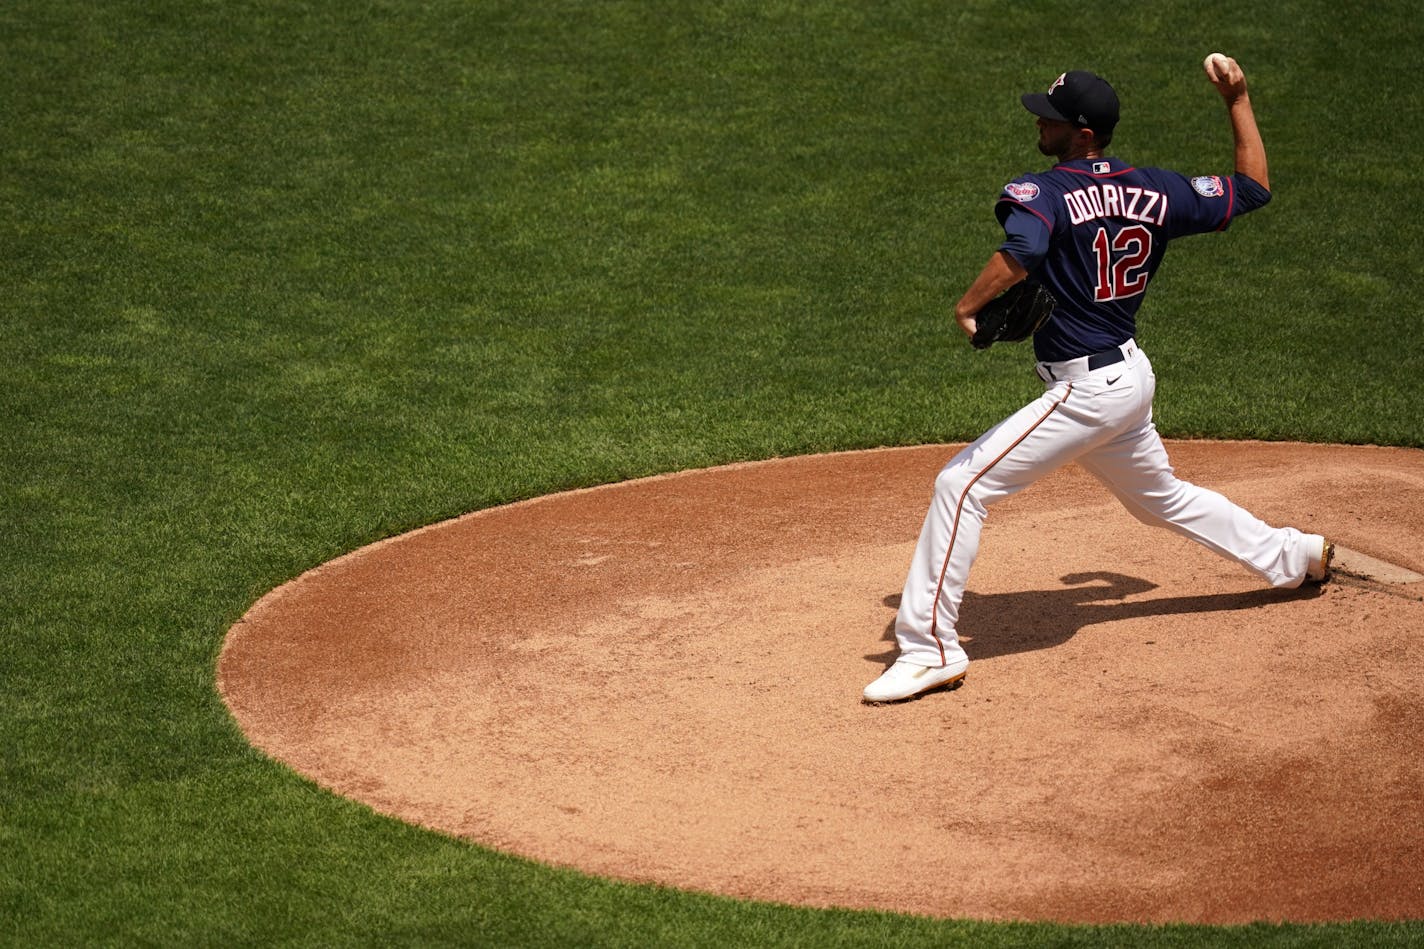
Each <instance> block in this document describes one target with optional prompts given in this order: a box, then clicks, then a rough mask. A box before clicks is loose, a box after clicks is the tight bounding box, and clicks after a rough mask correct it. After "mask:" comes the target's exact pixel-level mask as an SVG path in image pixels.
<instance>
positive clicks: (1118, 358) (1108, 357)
mask: <svg viewBox="0 0 1424 949" xmlns="http://www.w3.org/2000/svg"><path fill="white" fill-rule="evenodd" d="M1124 358H1125V357H1124V356H1123V355H1122V347H1121V346H1114V347H1113V348H1112V349H1105V350H1103V351H1102V352H1100V353H1093V354H1092V355H1091V356H1089V357H1088V371H1089V372H1092V371H1093V370H1094V369H1101V368H1103V367H1104V366H1112V365H1116V364H1117V363H1120V362H1122V361H1123V359H1124Z"/></svg>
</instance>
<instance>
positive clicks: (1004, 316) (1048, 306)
mask: <svg viewBox="0 0 1424 949" xmlns="http://www.w3.org/2000/svg"><path fill="white" fill-rule="evenodd" d="M1057 305H1058V301H1057V300H1056V299H1054V296H1053V294H1052V293H1049V292H1048V288H1047V287H1045V286H1044V285H1043V284H1041V283H1039V282H1038V281H1037V280H1034V279H1032V278H1030V279H1028V280H1021V281H1019V282H1018V283H1016V284H1014V285H1013V286H1012V287H1009V289H1007V290H1005V291H1004V292H1003V293H1001V294H999V295H998V296H997V297H995V298H994V299H992V300H990V301H989V302H988V303H986V304H985V305H984V309H982V310H980V311H979V312H978V313H977V314H975V316H974V322H975V326H976V328H975V330H974V338H973V339H971V340H970V343H971V344H972V345H973V346H974V348H975V349H988V348H989V347H990V346H992V345H994V344H995V343H1017V342H1019V341H1020V340H1025V339H1028V338H1029V337H1030V336H1032V335H1033V333H1034V330H1036V329H1038V328H1039V327H1040V326H1042V325H1043V324H1044V323H1045V322H1047V321H1048V317H1049V316H1050V315H1052V313H1053V308H1054V307H1055V306H1057Z"/></svg>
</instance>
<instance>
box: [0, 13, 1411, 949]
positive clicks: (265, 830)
mask: <svg viewBox="0 0 1424 949" xmlns="http://www.w3.org/2000/svg"><path fill="white" fill-rule="evenodd" d="M1214 49H1222V50H1225V51H1227V52H1229V53H1231V54H1233V55H1235V56H1237V57H1238V58H1239V59H1240V60H1241V61H1242V62H1243V64H1244V65H1245V67H1246V69H1247V71H1248V76H1249V77H1250V79H1251V83H1252V91H1253V99H1254V100H1255V102H1256V105H1257V110H1258V114H1259V117H1260V121H1261V126H1262V130H1263V133H1264V135H1265V137H1266V141H1267V145H1268V148H1269V150H1270V153H1271V159H1272V183H1273V185H1274V187H1275V190H1276V198H1275V200H1274V201H1273V202H1272V204H1271V205H1270V206H1269V207H1268V208H1266V209H1265V210H1263V211H1262V212H1260V213H1259V214H1256V215H1253V216H1252V217H1250V218H1247V219H1244V220H1242V221H1240V222H1238V223H1237V224H1236V225H1235V226H1233V228H1232V231H1231V233H1230V234H1228V235H1226V236H1225V237H1223V238H1197V239H1193V240H1190V241H1183V242H1181V243H1179V244H1177V245H1175V247H1174V249H1173V251H1172V253H1171V254H1170V255H1169V258H1168V263H1167V265H1166V267H1165V268H1164V269H1163V272H1162V274H1161V276H1160V277H1159V280H1158V282H1157V284H1156V288H1155V290H1154V292H1153V294H1152V295H1151V297H1150V298H1149V300H1148V303H1147V305H1146V306H1145V307H1144V310H1143V314H1142V323H1143V326H1142V334H1141V339H1142V340H1143V342H1144V344H1145V346H1146V347H1147V348H1148V350H1149V351H1150V352H1151V354H1152V356H1153V359H1154V363H1155V364H1156V367H1157V371H1158V374H1159V376H1160V379H1161V382H1160V386H1159V393H1158V405H1157V408H1158V417H1159V423H1160V425H1161V427H1162V428H1163V430H1164V431H1165V432H1166V433H1168V434H1169V435H1174V436H1213V437H1232V438H1241V437H1247V438H1264V439H1298V440H1310V441H1332V442H1356V443H1381V444H1393V445H1408V446H1424V422H1421V420H1420V416H1419V406H1420V405H1424V320H1421V318H1420V311H1419V303H1418V301H1419V300H1420V299H1421V296H1424V278H1421V272H1420V265H1419V259H1418V256H1417V250H1418V248H1419V247H1421V246H1424V194H1421V187H1420V176H1419V174H1418V171H1417V154H1418V152H1419V150H1420V146H1421V145H1424V130H1421V128H1420V127H1419V123H1418V122H1417V121H1416V117H1417V116H1418V115H1419V114H1421V112H1424V101H1421V100H1422V99H1424V96H1421V92H1420V82H1419V77H1420V75H1421V74H1424V30H1422V29H1421V26H1420V20H1419V17H1418V16H1417V11H1416V10H1415V9H1414V7H1413V6H1412V5H1409V4H1405V3H1403V2H1400V0H1391V2H1388V3H1382V4H1373V5H1368V6H1366V7H1364V8H1362V9H1361V10H1357V11H1352V12H1348V13H1347V12H1346V11H1345V10H1344V9H1343V8H1342V7H1340V5H1339V4H1334V3H1327V2H1324V0H1309V2H1307V0H1295V2H1283V3H1278V4H1261V5H1259V7H1258V8H1252V7H1247V8H1241V7H1238V6H1237V5H1233V4H1226V3H1219V2H1215V3H1214V2H1198V3H1191V4H1187V3H1182V2H1172V3H1148V4H1142V5H1119V6H1116V7H1111V8H1109V9H1107V10H1099V9H1091V11H1090V9H1089V8H1087V7H1084V6H1082V5H1080V4H1075V3H1069V2H1060V0H1053V2H1041V0H1028V2H1021V3H1008V2H991V0H968V2H965V3H957V4H946V3H933V2H928V0H925V2H908V0H890V2H884V3H876V4H869V3H854V2H837V3H833V2H822V0H805V2H775V0H772V2H759V3H752V2H730V3H729V2H717V3H712V2H709V3H701V4H682V3H672V2H668V3H652V2H632V0H604V2H546V0H545V2H530V3H518V2H506V0H467V2H459V0H429V2H424V3H396V2H382V0H368V2H359V3H335V2H327V0H310V2H299V0H271V2H265V3H257V2H226V3H214V2H202V0H189V2H186V3H184V2H176V0H145V2H131V0H129V2H125V0H109V2H105V3H83V2H66V0H47V2H38V0H11V2H9V3H6V4H4V5H3V7H0V51H2V52H3V62H4V65H5V69H4V70H3V73H0V118H3V137H0V142H3V148H4V161H3V165H0V198H3V203H4V214H3V217H0V242H3V248H4V262H3V269H0V307H2V308H3V314H4V324H3V325H4V332H3V336H0V371H3V380H4V381H3V383H2V384H3V392H4V402H3V415H0V426H2V427H0V499H2V500H0V503H3V529H4V540H5V542H4V543H3V545H0V636H3V645H0V941H3V942H4V943H6V944H11V945H17V946H21V945H24V946H28V945H73V944H115V945H176V944H196V945H232V944H300V945H337V944H383V945H384V944H410V945H414V944H427V943H462V944H491V945H506V946H514V945H525V946H547V945H568V946H599V945H607V946H633V945H645V944H662V945H677V946H719V947H720V946H726V945H787V946H818V947H819V946H833V945H835V946H839V945H863V946H886V945H925V944H937V945H959V944H964V945H1045V946H1047V945H1052V946H1067V945H1084V946H1087V945H1112V944H1123V945H1127V944H1131V945H1136V944H1147V945H1163V946H1195V945H1203V944H1212V945H1243V946H1244V945H1252V946H1254V945H1261V944H1269V945H1275V946H1313V945H1320V946H1325V945H1330V946H1335V945H1344V944H1358V945H1366V944H1369V945H1378V944H1386V943H1393V944H1398V945H1405V944H1421V943H1424V925H1421V924H1418V923H1407V924H1394V925H1389V924H1383V923H1369V922H1362V923H1357V924H1351V925H1342V926H1328V927H1310V926H1294V925H1288V926H1274V925H1264V924H1263V925H1258V926H1253V927H1245V928H1235V929H1203V928H1196V927H1167V928H1147V927H1131V926H1124V927H1112V928H1107V929H1091V928H1072V927H1057V926H1026V925H990V924H982V923H969V922H959V921H940V920H925V919H917V918H909V917H897V916H889V915H883V914H870V913H854V912H813V911H807V910H799V909H791V908H784V907H774V906H762V905H748V904H742V903H735V902H731V901H727V900H722V899H716V898H711V897H705V896H699V895H691V894H685V893H680V892H676V891H670V890H663V889H656V888H649V887H635V886H627V885H620V884H613V883H608V882H604V881H599V880H595V879H590V878H587V877H584V876H581V875H578V874H575V873H570V872H563V871H555V870H551V869H548V868H544V867H540V866H535V865H532V864H529V863H527V862H524V861H521V860H517V859H514V858H510V857H507V856H504V855H501V854H497V853H493V852H490V851H488V850H485V849H482V848H479V847H475V846H471V845H468V844H466V843H463V842H461V841H456V840H451V839H447V838H444V837H440V836H437V835H434V834H430V833H425V832H422V831H419V830H416V829H413V828H410V827H407V826H404V825H402V824H399V823H397V822H394V821H391V820H387V819H384V818H381V817H378V816H376V815H374V814H372V813H371V812H370V811H369V810H367V809H366V808H364V807H361V806H358V805H356V804H353V803H350V802H348V801H344V800H342V799H339V798H336V797H333V796H331V795H329V794H327V793H325V792H323V791H321V790H319V789H317V788H315V787H314V786H312V785H311V784H309V783H308V782H306V781H304V780H303V779H301V778H299V777H297V776H296V775H294V774H292V773H291V772H290V771H288V770H286V769H285V768H284V767H282V766H280V765H278V764H275V763H273V762H270V761H268V760H266V759H264V758H263V757H262V756H260V755H258V754H257V753H256V752H254V751H253V750H251V749H250V748H249V747H248V746H247V744H246V743H245V742H244V740H243V737H242V735H241V734H240V733H239V732H238V731H237V729H236V728H235V726H234V725H233V723H232V721H231V719H230V718H229V717H228V715H227V713H226V711H225V709H224V707H223V705H222V703H221V702H220V701H219V699H218V697H217V694H216V691H215V688H214V681H213V677H214V663H215V658H216V655H217V652H218V649H219V648H220V645H221V642H222V638H223V635H224V633H225V632H226V630H227V629H228V627H229V626H230V625H231V624H232V623H233V622H234V621H236V620H237V618H238V617H239V616H241V615H242V614H243V612H244V611H245V610H246V609H247V608H248V607H249V606H250V605H251V604H252V603H253V602H254V601H255V600H256V599H257V598H258V597H260V596H261V595H262V594H263V593H265V592H266V591H268V590H270V589H271V588H273V587H275V586H276V585H278V584H280V583H282V582H283V581H285V580H287V579H289V578H291V577H293V576H295V575H296V574H298V573H300V572H301V571H303V570H305V569H307V568H310V567H313V566H315V565H317V564H320V563H322V562H324V561H326V560H328V559H330V558H332V557H333V556H335V555H337V554H340V553H342V552H345V551H349V550H351V549H353V548H356V547H358V546H361V545H363V544H366V543H368V542H371V541H373V540H376V539H378V538H382V537H387V536H391V535H394V534H397V533H400V532H402V531H405V530H408V529H410V528H413V527H415V526H418V525H422V524H427V523H430V522H433V521H436V520H439V519H442V518H446V517H449V516H452V515H456V514H459V513H462V512H465V511H470V510H474V509H478V508H482V507H487V506H490V505H494V504H499V503H503V502H507V501H510V500H514V499H518V498H525V497H530V496H535V495H540V494H544V493H548V492H550V491H555V490H558V489H563V488H569V487H573V486H582V485H591V484H596V483H601V482H607V481H614V480H619V479H624V478H628V477H633V476H638V475H645V474H650V473H654V472H661V471H668V470H674V469H682V468H691V467H700V466H705V465H710V464H715V463H720V462H726V461H731V460H737V459H750V458H765V457H770V456H776V455H790V454H799V453H804V452H811V451H824V450H833V449H841V448H847V449H848V448H859V447H866V446H873V445H894V444H911V443H925V442H935V441H946V440H955V439H964V438H969V437H972V436H973V435H975V434H977V433H978V432H979V431H980V430H981V429H982V428H984V427H985V426H987V425H988V424H990V423H992V422H993V421H996V420H997V419H998V418H999V417H1001V416H1002V415H1004V414H1006V413H1007V412H1008V411H1009V410H1011V409H1013V408H1015V407H1017V405H1018V404H1020V403H1021V402H1022V401H1023V400H1024V399H1025V398H1026V397H1028V396H1029V395H1030V394H1031V393H1032V392H1033V390H1034V388H1035V386H1036V383H1035V380H1034V379H1033V377H1032V375H1031V373H1030V372H1029V371H1028V369H1029V362H1030V357H1029V355H1028V353H1027V352H1026V351H1025V350H1024V349H1023V348H1017V349H1016V348H1012V347H996V348H995V349H994V350H992V351H990V352H988V353H975V352H973V351H972V350H970V349H969V347H968V346H966V345H965V344H964V343H963V341H962V339H961V338H960V337H959V336H958V335H957V333H956V332H955V331H953V330H952V328H951V326H950V323H949V317H948V312H949V305H950V304H951V303H952V301H953V300H954V299H955V298H957V296H958V294H959V293H960V292H962V290H963V288H964V286H965V285H966V284H967V281H968V280H969V279H970V278H972V276H973V275H974V273H975V272H977V269H978V267H979V265H980V264H981V263H982V262H983V260H984V258H985V257H987V255H988V253H989V252H990V251H991V250H992V249H993V248H994V247H995V246H997V240H998V235H999V232H998V230H997V227H996V225H995V223H994V220H993V216H992V213H991V207H992V201H993V198H994V195H995V193H996V192H997V190H998V188H999V187H1000V186H1001V185H1002V184H1003V183H1004V182H1005V181H1007V180H1009V179H1010V178H1012V177H1014V176H1016V175H1017V174H1019V173H1020V172H1023V171H1026V170H1030V169H1035V168H1039V167H1042V165H1043V160H1042V159H1041V158H1040V156H1039V155H1038V154H1037V152H1036V151H1035V150H1034V130H1033V125H1032V120H1031V118H1030V117H1029V116H1028V115H1027V113H1025V112H1023V110H1022V109H1021V108H1020V106H1019V104H1018V94H1019V93H1020V92H1024V91H1029V90H1034V89H1041V88H1044V87H1046V85H1047V83H1048V82H1049V81H1050V80H1051V79H1052V78H1053V77H1054V76H1055V75H1057V74H1058V73H1059V72H1061V71H1062V70H1064V69H1067V68H1073V67H1078V66H1083V67H1087V68H1092V69H1095V70H1097V71H1099V72H1101V73H1103V74H1104V75H1106V76H1108V77H1109V78H1110V79H1112V80H1113V81H1114V82H1115V84H1116V85H1117V86H1118V88H1119V91H1120V92H1121V94H1122V98H1123V103H1124V115H1125V118H1124V121H1123V123H1122V125H1121V126H1120V127H1119V131H1118V135H1117V140H1116V142H1115V143H1114V149H1113V150H1114V151H1115V152H1116V153H1117V154H1119V155H1121V156H1123V157H1127V158H1130V159H1131V160H1133V161H1135V162H1137V163H1139V164H1166V165H1169V166H1171V167H1176V168H1179V169H1181V170H1183V171H1187V172H1192V173H1205V172H1222V171H1229V170H1230V160H1231V158H1230V156H1231V152H1230V142H1229V136H1228V131H1227V126H1226V122H1225V118H1224V113H1223V110H1222V109H1221V106H1220V103H1219V100H1218V99H1217V97H1216V95H1215V93H1214V92H1213V91H1212V90H1211V88H1210V87H1209V86H1208V85H1207V83H1206V82H1205V80H1204V79H1203V78H1202V77H1201V74H1200V66H1199V64H1200V61H1201V58H1202V56H1203V55H1205V53H1207V52H1209V51H1211V50H1214ZM952 845H953V842H952V841H946V846H952ZM946 885H952V881H946Z"/></svg>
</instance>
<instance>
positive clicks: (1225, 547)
mask: <svg viewBox="0 0 1424 949" xmlns="http://www.w3.org/2000/svg"><path fill="white" fill-rule="evenodd" d="M1121 348H1122V354H1123V359H1122V361H1120V362H1116V363H1114V364H1112V365H1108V366H1104V367H1102V368H1099V369H1089V368H1088V358H1087V357H1083V358H1082V359H1073V360H1069V361H1067V362H1062V363H1039V364H1038V373H1039V375H1040V377H1042V378H1043V380H1044V382H1045V385H1046V388H1045V391H1044V393H1043V395H1042V397H1040V398H1038V399H1036V400H1034V401H1033V402H1031V403H1029V404H1028V405H1026V406H1024V407H1023V408H1022V409H1020V410H1019V411H1017V412H1015V413H1014V414H1013V415H1011V416H1009V417H1008V418H1007V419H1005V420H1004V421H1002V422H1000V423H999V424H998V425H995V426H994V427H993V428H991V429H989V431H987V432H985V433H984V434H983V435H982V436H980V438H979V440H978V441H976V442H974V443H973V444H972V445H969V446H967V447H966V448H965V449H964V450H963V451H961V452H960V453H959V454H958V455H956V456H955V457H954V458H953V459H951V460H950V462H949V463H948V464H947V465H945V467H944V468H943V469H942V470H941V471H940V473H939V475H938V477H937V478H936V479H935V487H934V499H933V500H932V501H931V503H930V509H929V513H928V514H926V515H925V523H924V527H923V528H922V529H921V531H920V538H919V542H918V544H917V545H916V547H915V555H914V559H913V561H912V562H911V565H910V573H909V576H908V578H907V579H906V580H905V590H904V593H903V594H902V596H901V600H900V610H899V613H898V615H897V616H896V619H895V636H896V639H897V640H898V641H899V645H900V658H902V659H905V660H908V661H910V662H914V663H918V664H920V665H925V666H943V665H946V664H948V663H951V662H958V661H963V660H965V659H966V658H967V657H966V656H965V653H964V650H963V648H961V646H960V645H959V638H958V636H957V635H956V633H955V624H956V622H957V621H958V618H959V604H960V601H961V600H962V599H963V597H964V586H965V583H966V582H967V581H968V579H969V568H970V567H971V566H972V565H973V563H974V557H975V555H976V554H977V553H978V550H979V533H980V530H981V529H982V528H983V526H984V517H985V515H986V514H987V512H988V507H989V505H990V504H993V503H994V502H995V501H999V500H1002V499H1004V498H1006V497H1009V496H1010V495H1013V494H1015V493H1017V492H1019V491H1021V490H1023V489H1024V488H1026V487H1028V486H1029V485H1030V484H1032V483H1033V482H1034V481H1035V480H1037V479H1038V478H1041V477H1042V476H1044V475H1046V474H1048V473H1049V472H1051V471H1053V470H1054V469H1056V468H1058V467H1059V466H1061V465H1064V464H1067V463H1068V462H1070V461H1076V462H1078V464H1080V465H1081V466H1082V467H1083V468H1085V469H1086V470H1087V471H1089V472H1091V473H1092V474H1093V475H1094V476H1095V477H1097V478H1098V480H1100V481H1101V482H1102V483H1103V484H1104V485H1106V486H1107V488H1108V490H1109V491H1111V492H1112V493H1113V494H1114V495H1115V496H1116V497H1117V499H1118V500H1119V501H1121V502H1122V503H1123V505H1124V506H1125V507H1126V508H1127V509H1128V511H1130V512H1131V513H1132V514H1133V516H1135V517H1136V518H1137V519H1138V520H1140V521H1142V522H1143V523H1144V524H1150V525H1154V526H1158V527H1167V528H1170V529H1171V530H1174V531H1176V532H1177V533H1179V534H1181V535H1183V536H1184V537H1189V538H1191V539H1192V540H1194V541H1196V542H1197V543H1199V544H1201V545H1203V546H1204V547H1207V548H1208V549H1210V550H1214V551H1216V552H1217V553H1218V554H1221V555H1222V556H1225V557H1228V558H1230V559H1232V560H1235V561H1237V562H1239V563H1241V564H1242V565H1243V566H1245V567H1247V568H1248V569H1250V570H1251V571H1252V572H1254V573H1255V574H1257V575H1258V576H1260V577H1261V578H1262V579H1264V580H1266V581H1267V582H1268V583H1270V584H1271V585H1273V586H1277V587H1295V586H1299V585H1300V583H1301V582H1302V581H1303V580H1304V579H1305V576H1306V570H1307V568H1308V567H1309V563H1310V546H1311V543H1312V540H1311V539H1308V538H1313V542H1314V543H1315V544H1316V546H1319V543H1320V538H1319V537H1318V536H1316V535H1305V534H1302V533H1301V532H1300V531H1298V530H1296V529H1295V528H1291V527H1284V528H1276V527H1271V526H1270V525H1268V524H1266V523H1265V522H1263V521H1261V520H1259V519H1257V518H1256V517H1254V516H1253V515H1251V514H1250V513H1249V512H1247V511H1245V510H1243V509H1242V508H1239V507H1237V506H1236V505H1235V504H1232V503H1231V502H1230V501H1228V500H1227V499H1226V498H1224V497H1222V496H1221V495H1220V494H1217V493H1216V492H1214V491H1208V490H1206V489H1205V488H1199V487H1197V486H1196V485H1194V484H1190V483H1188V482H1186V481H1182V480H1180V479H1178V478H1177V476H1176V475H1175V474H1174V473H1173V471H1172V466H1171V464H1170V463H1169V462H1168V459H1167V451H1166V449H1165V448H1164V447H1163V445H1162V439H1161V437H1160V436H1159V435H1158V434H1157V428H1156V426H1155V425H1153V423H1152V397H1153V394H1154V393H1155V391H1156V386H1157V377H1156V376H1155V375H1153V373H1152V365H1151V363H1149V362H1148V360H1147V357H1146V356H1145V355H1144V354H1143V353H1142V351H1141V350H1140V349H1139V348H1138V347H1137V345H1136V343H1134V342H1132V341H1129V342H1127V343H1124V344H1123V346H1122V347H1121Z"/></svg>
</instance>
